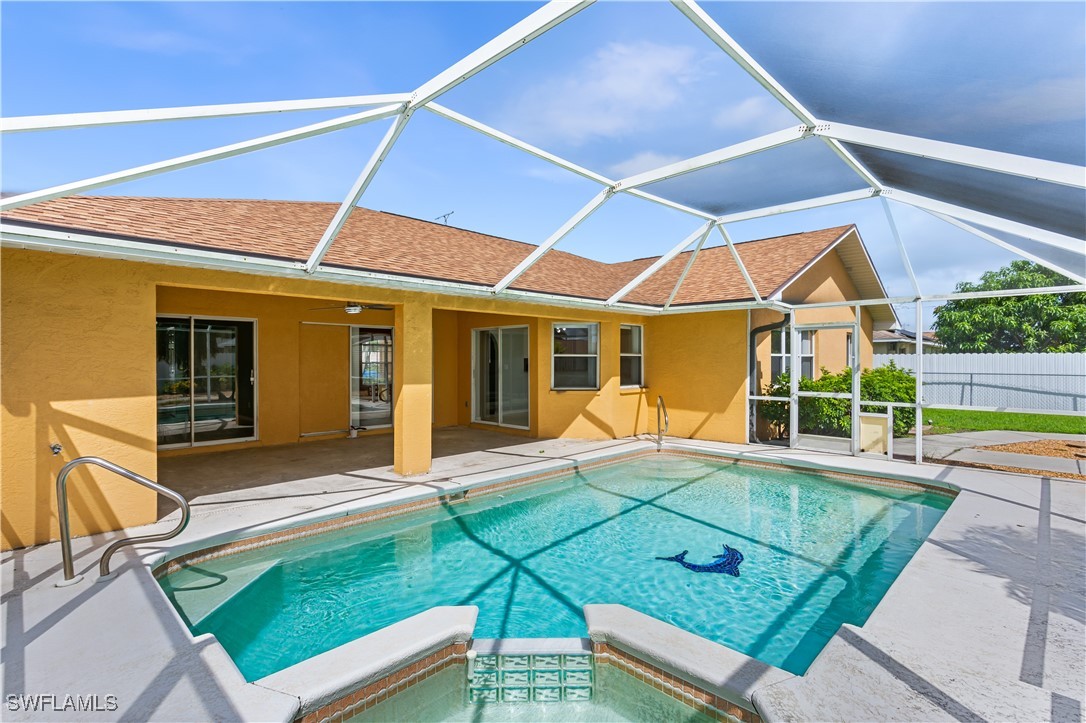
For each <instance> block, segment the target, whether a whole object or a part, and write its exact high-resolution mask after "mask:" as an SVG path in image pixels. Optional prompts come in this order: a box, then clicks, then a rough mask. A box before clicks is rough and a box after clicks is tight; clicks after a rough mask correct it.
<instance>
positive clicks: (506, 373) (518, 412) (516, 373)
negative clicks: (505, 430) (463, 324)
mask: <svg viewBox="0 0 1086 723" xmlns="http://www.w3.org/2000/svg"><path fill="white" fill-rule="evenodd" d="M472 350H473V355H472V361H473V363H472V369H473V372H472V408H473V415H472V420H473V421H475V422H481V423H484V424H497V425H500V426H502V427H515V428H517V429H527V428H528V426H529V424H530V414H529V396H530V395H529V389H530V384H529V375H528V359H529V354H528V327H526V326H511V327H502V328H498V329H474V330H473V338H472Z"/></svg>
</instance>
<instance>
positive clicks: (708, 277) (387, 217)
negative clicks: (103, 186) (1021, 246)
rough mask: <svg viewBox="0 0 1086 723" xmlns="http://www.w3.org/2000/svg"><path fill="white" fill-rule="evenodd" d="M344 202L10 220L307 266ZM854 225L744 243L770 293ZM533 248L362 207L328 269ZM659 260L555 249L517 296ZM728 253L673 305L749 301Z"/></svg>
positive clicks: (409, 264)
mask: <svg viewBox="0 0 1086 723" xmlns="http://www.w3.org/2000/svg"><path fill="white" fill-rule="evenodd" d="M337 205H338V204H335V203H322V202H308V201H261V200H237V199H218V198H144V197H131V196H70V197H67V198H61V199H56V200H53V201H45V202H43V203H37V204H34V205H31V206H25V207H23V208H19V209H15V210H13V211H7V212H5V213H4V214H3V219H4V220H5V221H6V222H15V223H22V224H31V225H35V226H45V227H50V228H62V229H65V230H71V231H77V232H80V233H86V234H92V235H95V234H97V235H104V236H111V237H118V236H119V237H123V238H127V239H134V240H140V241H146V242H151V243H162V244H169V245H183V246H192V247H199V248H208V249H216V250H222V251H233V252H243V253H245V254H248V255H259V256H266V257H271V258H277V259H286V260H291V261H304V260H305V259H307V258H308V256H309V253H310V252H311V251H312V249H313V246H314V245H315V244H316V241H317V239H319V238H320V236H321V234H322V233H323V231H324V230H325V228H326V227H327V226H328V223H329V221H331V219H332V216H333V214H334V213H335V210H336V208H337ZM850 228H852V227H851V226H840V227H836V228H830V229H824V230H821V231H811V232H807V233H799V234H791V235H789V236H779V237H775V238H769V239H762V240H760V241H750V242H746V243H742V244H737V245H736V249H737V250H738V252H739V255H740V258H742V259H743V263H744V265H745V266H746V267H747V271H748V273H750V276H751V278H752V279H753V281H754V283H755V286H756V287H757V289H758V291H759V293H760V294H761V295H762V296H763V297H768V296H770V295H771V294H772V293H773V292H774V291H776V290H777V289H778V288H780V287H781V286H782V285H783V284H785V283H786V282H787V281H788V280H789V279H791V278H792V277H794V276H795V275H796V274H797V273H799V272H800V271H801V270H802V269H803V268H804V267H805V266H806V265H807V264H808V263H810V262H811V261H812V260H813V259H814V258H816V257H817V256H818V255H819V254H820V253H822V252H823V251H824V250H825V249H826V248H827V247H828V246H830V245H831V244H833V243H834V242H835V241H836V240H837V239H839V238H840V237H841V236H842V235H843V234H844V233H845V232H846V231H848V230H849V229H850ZM534 248H535V247H534V246H533V245H531V244H526V243H522V242H519V241H511V240H509V239H505V238H499V237H497V236H488V235H486V234H481V233H475V232H473V231H466V230H464V229H459V228H456V227H453V226H445V225H442V224H437V223H431V222H428V221H420V220H418V219H414V218H409V217H406V216H399V215H396V214H393V213H386V212H382V211H373V210H370V209H366V208H356V209H355V210H354V212H353V213H351V215H350V217H349V218H348V219H347V223H346V224H345V225H344V227H343V230H342V231H341V232H340V234H339V236H338V237H337V238H336V241H335V243H334V244H332V247H331V248H330V249H329V251H328V254H327V255H326V256H325V258H324V263H325V264H326V265H329V266H339V267H346V268H352V269H362V270H366V271H377V272H382V273H389V274H399V275H407V276H415V277H424V278H432V279H442V280H447V281H456V282H461V283H468V284H479V285H488V286H489V285H493V284H495V283H497V282H498V281H500V280H501V279H502V278H503V277H504V276H505V274H507V273H508V272H509V271H510V270H511V269H513V267H515V266H516V265H517V264H518V263H520V261H521V260H523V259H524V258H525V257H526V256H527V255H528V254H529V253H531V252H532V250H533V249H534ZM690 253H691V252H686V253H683V254H680V255H679V256H677V257H676V258H675V259H673V260H671V261H670V262H669V263H667V264H665V265H664V267H663V268H661V269H660V270H659V271H658V272H657V273H656V274H654V275H653V276H652V277H650V278H649V279H648V280H647V281H645V282H644V283H643V284H642V285H641V286H639V287H638V288H637V289H635V290H634V291H633V292H631V293H630V294H629V295H628V296H627V297H626V298H625V299H624V300H625V301H629V302H634V303H643V304H652V305H663V304H664V302H665V301H666V300H667V297H668V296H669V295H670V294H671V291H672V289H673V288H674V286H675V282H676V280H677V279H678V277H679V275H680V274H681V273H682V269H683V268H684V267H685V266H686V264H687V262H688V260H689V258H690ZM656 258H658V257H653V258H645V259H637V260H634V261H625V262H622V263H615V264H607V263H603V262H600V261H593V260H592V259H587V258H584V257H581V256H576V255H574V254H570V253H566V252H564V251H557V250H555V251H551V252H550V253H548V254H546V255H544V256H543V257H542V258H541V259H540V261H539V262H538V263H537V264H535V265H534V266H533V267H532V268H530V269H529V270H528V271H527V272H525V273H524V274H523V275H522V276H521V277H520V278H519V279H517V281H516V283H515V284H514V285H513V288H515V289H522V290H526V291H540V292H546V293H551V294H561V295H565V296H575V297H582V298H588V299H606V298H608V297H609V296H610V295H611V294H613V293H614V292H615V291H618V290H619V289H620V288H622V286H623V285H624V284H626V283H627V282H628V281H629V280H631V279H632V278H633V277H634V276H636V275H637V274H638V273H640V272H641V271H643V270H644V269H646V268H647V267H648V266H649V265H650V264H651V263H652V262H653V261H655V260H656ZM751 298H752V297H751V294H750V291H749V289H748V288H747V285H746V283H745V282H744V280H743V277H742V274H741V273H740V272H739V267H738V266H737V265H736V264H735V262H734V260H733V259H732V258H731V254H730V253H729V251H728V249H727V247H723V246H722V247H713V248H706V249H703V250H702V251H701V253H699V254H698V257H697V260H696V261H695V263H694V265H693V266H692V267H691V269H690V272H689V273H688V275H687V277H686V279H685V281H684V282H683V285H682V288H681V289H680V291H679V294H678V295H677V296H676V298H675V300H674V302H673V303H674V304H676V305H683V304H704V303H711V302H727V301H743V300H748V299H751Z"/></svg>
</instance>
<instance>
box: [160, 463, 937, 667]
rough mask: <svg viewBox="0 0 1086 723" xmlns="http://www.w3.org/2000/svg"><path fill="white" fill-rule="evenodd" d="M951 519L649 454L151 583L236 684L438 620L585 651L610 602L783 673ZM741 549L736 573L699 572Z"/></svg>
mask: <svg viewBox="0 0 1086 723" xmlns="http://www.w3.org/2000/svg"><path fill="white" fill-rule="evenodd" d="M949 504H950V499H949V498H948V497H945V496H941V495H935V494H930V493H919V492H910V491H904V490H900V491H899V490H892V489H882V488H879V489H876V488H869V487H861V486H857V485H852V484H848V483H843V482H836V481H831V480H828V479H826V478H822V477H818V476H814V475H808V474H803V473H798V472H783V471H776V470H767V469H757V468H752V467H744V466H737V465H729V464H727V463H723V462H721V463H716V462H710V461H701V460H695V459H690V458H683V457H676V456H668V455H654V456H651V457H645V458H641V459H637V460H633V461H627V462H622V463H619V464H615V465H611V466H607V467H602V468H597V469H594V470H591V471H588V472H585V473H581V474H577V475H575V476H570V477H567V478H562V479H558V480H555V481H551V482H545V483H541V484H536V485H531V486H527V487H523V488H520V489H518V490H515V491H511V492H508V493H504V494H493V495H487V496H484V497H480V498H478V499H475V500H471V499H469V500H467V501H464V502H460V503H456V504H453V505H451V506H447V507H439V508H435V509H431V510H426V511H423V512H418V513H412V514H410V515H404V516H401V517H398V518H396V519H393V520H387V521H383V522H377V523H368V524H362V525H357V526H355V527H353V528H350V529H346V530H340V531H337V532H332V533H327V534H323V535H318V536H314V537H310V538H307V539H302V540H296V541H293V542H286V543H282V544H278V545H272V546H269V547H265V548H262V549H258V550H253V551H250V552H245V553H241V554H237V555H231V556H228V557H223V558H219V559H215V560H210V561H208V562H205V563H200V564H199V565H195V566H191V567H188V568H185V569H183V570H180V571H178V572H176V573H174V574H171V575H168V576H166V577H164V578H163V579H162V581H161V584H162V587H163V589H164V590H165V592H166V594H167V595H168V596H169V597H170V599H171V600H172V601H173V602H174V604H175V605H176V606H177V608H178V610H179V611H180V612H181V614H182V616H183V617H184V618H185V620H186V622H188V624H189V625H190V627H191V628H192V630H193V632H194V633H213V634H214V635H215V636H216V637H217V638H218V639H219V641H220V642H221V643H222V644H223V646H224V647H225V648H226V650H227V651H228V652H229V653H230V655H231V657H232V658H233V659H234V661H235V662H236V663H237V665H238V667H239V668H240V669H241V671H242V673H243V674H244V675H245V677H246V678H247V679H248V680H255V679H257V678H260V677H263V676H265V675H268V674H270V673H273V672H275V671H277V670H281V669H282V668H285V667H287V666H289V665H293V664H294V663H297V662H299V661H301V660H304V659H306V658H309V657H312V656H314V655H316V654H318V653H321V652H324V651H326V650H330V649H332V648H334V647H336V646H338V645H342V644H343V643H346V642H348V641H350V640H353V639H355V638H358V637H360V636H362V635H366V634H368V633H371V632H373V631H375V630H377V629H379V628H382V627H384V626H386V625H390V624H392V623H394V622H397V621H399V620H403V619H404V618H406V617H408V616H410V615H414V614H415V613H418V612H421V611H423V610H426V609H428V608H430V607H433V606H435V605H468V604H470V605H477V606H478V607H479V620H478V624H477V627H476V629H475V637H477V638H502V637H516V638H530V637H584V636H585V635H586V634H587V631H586V628H585V624H584V619H583V617H582V613H581V608H582V606H583V605H585V604H587V603H621V604H623V605H628V606H630V607H631V608H634V609H636V610H640V611H641V612H644V613H646V614H648V615H652V616H654V617H656V618H660V619H662V620H666V621H668V622H670V623H672V624H674V625H677V626H678V627H680V628H683V629H685V630H689V631H691V632H694V633H697V634H698V635H701V636H703V637H705V638H708V639H710V640H714V641H717V642H719V643H722V644H724V645H727V646H729V647H731V648H734V649H736V650H739V651H742V652H744V653H746V654H748V655H751V656H753V657H755V658H758V659H760V660H763V661H765V662H767V663H771V664H773V665H776V666H779V667H781V668H784V669H785V670H788V671H791V672H793V673H797V674H800V673H803V672H804V671H805V670H806V669H807V666H808V665H810V663H811V661H812V660H813V659H814V657H815V656H816V655H817V654H818V653H819V651H820V650H821V649H822V647H823V646H824V645H825V644H826V642H827V641H828V640H829V639H830V637H831V636H832V635H833V634H834V633H835V632H836V631H837V629H838V627H840V625H841V624H842V623H853V624H857V625H859V624H862V623H863V622H864V621H865V620H866V619H867V616H868V615H869V614H870V613H871V611H872V610H873V609H874V607H875V605H876V604H877V603H878V602H879V600H880V599H881V598H882V596H883V594H884V593H885V592H886V590H887V589H888V588H889V587H890V584H891V583H892V582H893V581H894V579H895V578H896V577H897V575H898V573H899V572H900V571H901V569H902V568H903V567H904V566H905V564H906V563H907V562H908V561H909V559H910V558H911V557H912V555H913V553H914V552H915V551H916V549H917V548H918V547H919V545H920V543H921V542H922V541H923V540H924V538H925V537H927V535H928V533H929V532H930V531H931V529H932V528H933V527H934V526H935V524H936V523H937V522H938V521H939V518H940V517H941V516H942V514H943V512H944V511H945V510H946V508H947V507H948V506H949ZM723 545H730V546H731V547H733V548H736V549H738V550H740V551H741V552H742V553H743V555H744V557H745V560H744V561H743V563H742V564H741V565H740V571H741V576H740V577H732V576H730V575H724V574H712V573H695V572H692V571H690V570H687V569H685V568H683V567H682V566H680V565H678V564H676V563H674V562H666V561H662V560H657V559H655V558H656V557H659V556H669V555H674V554H676V553H679V552H681V551H682V550H689V555H688V556H687V559H688V561H690V562H694V563H710V562H712V561H713V560H712V558H713V556H714V555H719V554H720V553H721V552H722V546H723Z"/></svg>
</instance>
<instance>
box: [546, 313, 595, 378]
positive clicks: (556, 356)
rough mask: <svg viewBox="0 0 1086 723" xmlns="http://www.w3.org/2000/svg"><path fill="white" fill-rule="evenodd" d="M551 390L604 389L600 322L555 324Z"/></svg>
mask: <svg viewBox="0 0 1086 723" xmlns="http://www.w3.org/2000/svg"><path fill="white" fill-rule="evenodd" d="M552 329H553V344H552V347H551V351H552V354H551V361H552V366H551V389H599V388H600V382H599V377H600V356H599V353H600V325H599V324H554V325H553V326H552Z"/></svg>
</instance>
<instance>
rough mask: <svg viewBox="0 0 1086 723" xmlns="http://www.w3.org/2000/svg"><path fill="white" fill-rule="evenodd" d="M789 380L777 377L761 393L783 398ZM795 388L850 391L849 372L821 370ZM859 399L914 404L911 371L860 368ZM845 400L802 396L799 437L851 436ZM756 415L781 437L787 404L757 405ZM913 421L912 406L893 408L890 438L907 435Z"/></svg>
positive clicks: (866, 407)
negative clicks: (834, 372)
mask: <svg viewBox="0 0 1086 723" xmlns="http://www.w3.org/2000/svg"><path fill="white" fill-rule="evenodd" d="M790 384H791V380H790V379H789V378H788V374H787V373H785V374H781V375H780V376H779V377H777V378H776V380H774V381H773V382H772V383H771V384H769V385H768V386H767V387H766V388H765V391H764V394H765V396H768V397H787V396H788V395H789V394H790V392H791V389H790ZM799 389H800V391H804V392H837V393H845V394H847V393H849V392H851V391H852V372H851V371H850V370H848V369H844V370H842V371H841V372H838V373H837V374H833V373H831V372H830V371H829V370H827V369H825V368H823V369H822V376H820V377H819V378H818V379H806V378H801V379H800V380H799ZM860 399H862V400H864V401H870V402H908V403H913V402H915V401H916V380H915V379H914V378H913V375H912V372H910V371H909V370H907V369H902V368H900V367H898V366H897V365H895V364H894V363H893V362H891V363H890V364H888V365H887V366H884V367H877V368H875V369H864V370H863V371H862V372H861V373H860ZM850 404H851V402H850V400H848V399H824V398H819V397H803V398H802V401H801V403H800V405H799V431H800V433H801V434H825V435H830V436H834V437H851V436H852V415H851V410H850ZM860 411H862V412H865V413H867V412H871V413H883V412H885V411H886V408H885V407H881V406H874V405H867V404H865V405H862V406H861V408H860ZM759 413H760V414H761V416H762V418H763V419H765V420H766V421H767V422H769V423H770V424H771V425H772V426H773V429H774V431H775V433H776V436H778V437H779V436H783V434H784V432H785V430H787V429H788V404H787V403H786V402H761V403H759ZM915 421H916V410H915V409H914V408H912V407H897V408H895V409H894V435H895V436H898V437H903V436H905V435H907V434H908V433H909V430H911V429H912V428H913V424H914V423H915Z"/></svg>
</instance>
